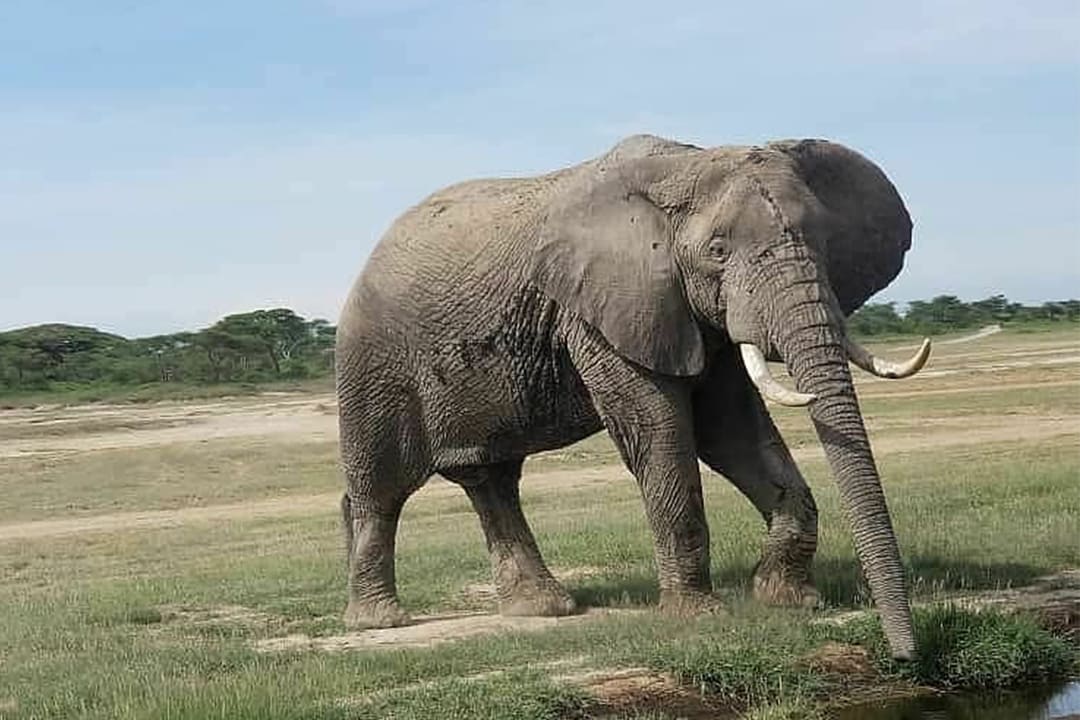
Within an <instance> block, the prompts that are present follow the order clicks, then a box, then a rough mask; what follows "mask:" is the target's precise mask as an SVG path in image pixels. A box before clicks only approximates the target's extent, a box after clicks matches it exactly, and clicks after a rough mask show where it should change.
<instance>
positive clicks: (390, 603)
mask: <svg viewBox="0 0 1080 720" xmlns="http://www.w3.org/2000/svg"><path fill="white" fill-rule="evenodd" d="M344 620H345V627H347V628H349V629H350V630H366V629H369V628H388V627H398V626H399V625H408V624H409V621H410V620H411V618H410V617H409V614H408V613H407V612H405V611H404V610H402V609H401V606H400V605H399V604H398V601H397V600H396V599H394V598H390V599H384V600H375V601H361V600H350V601H349V606H348V607H347V608H345V618H344Z"/></svg>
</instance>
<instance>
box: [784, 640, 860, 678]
mask: <svg viewBox="0 0 1080 720" xmlns="http://www.w3.org/2000/svg"><path fill="white" fill-rule="evenodd" d="M800 663H802V665H804V666H805V667H808V668H810V669H811V670H817V671H818V672H822V673H829V674H833V675H844V676H849V677H872V676H874V675H876V674H877V673H876V671H875V670H874V661H873V659H872V658H871V657H870V653H869V652H868V651H867V649H866V648H864V647H862V646H860V645H848V644H846V643H838V642H827V643H825V644H824V645H822V646H821V647H819V648H817V649H816V650H814V651H813V652H811V653H809V654H808V655H806V656H805V657H803V658H800Z"/></svg>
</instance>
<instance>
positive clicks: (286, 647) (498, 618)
mask: <svg viewBox="0 0 1080 720" xmlns="http://www.w3.org/2000/svg"><path fill="white" fill-rule="evenodd" d="M636 612H645V611H643V610H630V609H623V608H619V609H613V608H589V609H588V610H586V611H585V612H583V613H580V614H577V615H566V616H564V617H505V616H503V615H493V614H490V613H446V614H440V615H421V616H418V617H415V618H413V622H412V623H411V624H409V625H403V626H402V627H393V628H374V629H371V630H359V631H356V632H350V633H345V634H343V635H331V636H325V637H310V636H308V635H302V634H295V635H287V636H285V637H277V638H269V639H266V640H259V641H257V642H256V643H255V644H254V647H255V650H257V651H258V652H285V651H295V650H320V651H323V652H345V651H348V650H398V649H402V648H430V647H434V646H435V645H440V644H442V643H446V642H452V641H455V640H463V639H465V638H471V637H480V636H485V635H495V634H499V633H507V632H510V633H519V632H539V631H542V630H551V629H552V628H556V627H566V626H568V625H576V624H579V623H583V622H589V621H591V620H596V619H598V618H602V617H609V616H611V615H614V614H629V613H636Z"/></svg>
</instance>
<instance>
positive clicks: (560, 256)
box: [337, 136, 914, 658]
mask: <svg viewBox="0 0 1080 720" xmlns="http://www.w3.org/2000/svg"><path fill="white" fill-rule="evenodd" d="M910 237H911V222H910V220H909V217H908V214H907V211H906V210H905V208H904V205H903V202H902V201H901V199H900V197H899V195H898V194H897V192H896V190H895V188H894V187H893V186H892V184H891V183H890V182H889V181H888V179H887V178H886V177H885V175H884V174H883V173H882V172H881V171H880V170H879V169H878V168H877V167H876V166H875V165H873V164H872V163H870V162H869V161H868V160H866V159H865V158H863V157H862V156H860V155H858V154H857V153H855V152H853V151H851V150H848V149H846V148H844V147H841V146H839V145H836V144H833V143H828V142H825V141H818V140H805V141H784V142H778V143H772V144H769V145H767V146H764V147H718V148H711V149H701V148H697V147H693V146H689V145H683V144H679V143H675V142H671V141H668V140H663V139H661V138H656V137H651V136H635V137H631V138H628V139H627V140H625V141H623V142H621V143H619V144H618V145H616V146H615V147H614V148H613V149H612V150H611V151H610V152H608V153H607V154H605V155H603V156H601V157H599V158H596V159H594V160H590V161H588V162H585V163H583V164H581V165H577V166H575V167H572V168H569V169H566V170H562V171H559V172H554V173H551V174H548V175H543V176H540V177H533V178H523V179H511V180H478V181H475V182H466V183H463V184H460V185H455V186H453V187H450V188H447V189H445V190H441V191H439V192H437V193H435V194H434V195H432V196H431V197H429V198H427V199H426V200H424V201H423V202H422V203H420V204H419V205H417V206H416V207H414V208H412V209H410V210H409V211H407V212H406V213H405V214H404V215H403V216H402V217H401V218H399V219H398V220H397V222H396V223H395V224H394V225H393V227H391V229H390V230H389V232H388V233H387V234H386V236H385V237H384V238H383V239H382V241H381V242H380V243H379V245H378V246H377V247H376V249H375V251H374V253H373V254H372V255H371V258H370V259H369V261H368V263H367V266H366V267H365V269H364V271H363V273H362V274H361V275H360V277H359V279H358V280H357V282H356V284H355V285H354V287H353V289H352V291H351V293H350V295H349V298H348V301H347V303H346V305H345V309H344V311H343V313H342V317H341V321H340V325H339V328H338V346H337V363H338V395H339V399H340V421H341V448H342V460H343V465H344V470H345V474H346V477H347V483H348V489H347V492H346V494H345V496H344V498H343V500H342V510H343V514H344V521H345V527H346V534H347V541H348V547H349V605H348V609H347V610H346V615H345V618H346V622H347V623H348V624H349V625H350V626H353V627H371V626H380V627H381V626H390V625H398V624H402V623H405V622H407V621H408V616H407V615H406V614H405V613H404V612H403V611H402V609H401V607H400V606H399V604H398V600H397V597H396V589H395V580H394V538H395V534H396V530H397V523H398V517H399V515H400V512H401V509H402V505H403V504H404V502H405V500H406V498H408V497H409V495H410V494H411V493H412V492H414V491H415V490H416V489H417V488H419V487H420V486H421V485H423V484H424V482H425V481H426V480H427V479H428V478H429V477H430V476H431V475H433V474H435V473H438V474H440V475H442V476H443V477H445V478H447V479H449V480H451V481H453V482H456V483H459V484H460V485H461V486H462V487H463V488H464V489H465V492H466V493H467V494H468V496H469V499H470V500H471V502H472V504H473V506H474V507H475V509H476V512H477V514H478V515H479V516H480V522H481V524H482V526H483V530H484V534H485V536H486V539H487V546H488V549H489V551H490V553H491V563H492V567H493V571H494V576H495V583H496V587H497V590H498V597H499V604H500V609H501V611H502V612H503V613H506V614H526V615H558V614H564V613H570V612H572V611H573V610H574V601H573V600H572V599H571V598H570V596H569V595H568V594H567V593H566V591H565V590H563V588H562V587H560V585H559V584H558V582H557V581H556V580H555V579H554V578H553V577H552V575H551V573H550V572H549V571H548V569H547V567H546V566H545V565H544V562H543V560H542V558H541V556H540V551H539V550H538V549H537V546H536V543H535V541H534V539H533V536H532V533H531V531H530V530H529V527H528V525H527V523H526V520H525V517H524V515H523V514H522V511H521V506H520V504H519V499H518V498H519V496H518V481H519V479H520V476H521V465H522V461H523V460H524V458H525V457H526V456H527V455H530V454H532V453H536V452H540V451H543V450H551V449H553V448H559V447H564V446H566V445H569V444H571V443H573V442H576V441H578V440H581V439H582V438H584V437H586V436H588V435H591V434H593V433H595V432H597V431H598V430H600V429H602V428H606V429H607V431H608V432H609V433H610V435H611V437H612V439H613V440H614V442H615V444H616V446H617V447H618V449H619V451H620V453H621V455H622V458H623V460H624V461H625V463H626V465H627V467H628V468H629V469H630V471H631V472H632V473H633V474H634V476H635V477H636V478H637V481H638V483H639V484H640V488H641V494H642V498H643V500H644V503H645V509H646V512H647V515H648V520H649V523H650V526H651V528H652V532H653V535H654V540H655V555H656V564H657V568H658V572H659V582H660V604H661V607H662V608H665V609H670V610H673V611H677V612H687V611H690V612H692V611H696V610H710V609H713V608H714V607H715V606H716V601H715V600H714V598H713V596H712V595H711V594H710V593H711V589H712V586H711V582H710V577H709V529H708V527H707V525H706V521H705V512H704V506H703V499H702V489H701V478H700V475H699V470H698V460H699V459H700V460H702V461H704V462H705V463H706V464H707V465H708V466H709V467H711V468H713V469H714V470H716V471H718V472H720V473H722V474H723V475H724V476H726V477H727V478H728V479H730V480H731V481H732V482H733V483H734V484H735V485H736V486H737V487H738V488H739V490H741V491H742V492H743V494H745V495H746V496H747V498H749V500H750V501H751V502H752V503H753V504H754V506H755V507H756V508H757V509H758V511H759V512H760V513H761V515H762V517H763V518H764V519H765V522H766V525H767V533H766V539H765V541H764V544H763V548H762V556H761V561H760V563H759V564H758V566H757V568H756V570H755V574H754V582H753V587H754V593H755V595H756V596H757V597H759V598H761V599H763V600H766V601H769V602H774V603H780V604H792V605H813V604H815V603H816V602H817V593H816V592H815V590H814V588H813V585H812V582H811V576H810V566H811V561H812V558H813V555H814V551H815V547H816V544H817V510H816V508H815V505H814V500H813V498H812V497H811V494H810V490H809V489H808V488H807V485H806V482H805V481H804V480H803V477H802V475H801V474H800V473H799V470H798V468H797V467H796V465H795V463H794V462H793V460H792V458H791V454H790V453H789V452H788V449H787V447H786V446H785V444H784V442H783V440H782V439H781V437H780V434H779V433H778V432H777V429H776V427H775V426H774V424H773V422H772V420H771V419H770V417H769V414H768V412H767V411H766V408H765V405H764V403H763V401H762V399H761V397H760V396H759V394H758V391H757V390H756V388H755V387H754V386H753V385H752V384H751V383H750V382H749V380H748V379H747V375H746V373H745V372H744V368H743V361H742V359H741V358H740V355H739V353H738V352H737V351H736V343H746V342H752V343H754V344H756V345H757V346H758V347H759V348H761V349H762V350H763V351H765V353H766V354H767V355H768V356H769V357H770V358H772V359H776V360H782V361H783V362H784V363H785V364H786V366H787V368H788V370H789V372H790V373H791V375H792V377H793V378H794V381H795V384H796V386H797V388H798V389H799V390H800V391H802V392H807V393H814V394H815V395H816V396H817V399H816V400H815V401H814V402H813V403H812V404H811V405H810V407H809V412H810V415H811V417H812V419H813V422H814V425H815V427H816V429H817V433H818V436H819V438H820V440H821V442H822V444H823V445H824V447H825V451H826V454H827V457H828V460H829V462H830V464H831V467H832V470H833V473H834V474H835V477H836V481H837V483H838V484H839V488H840V493H841V497H842V500H843V505H844V508H845V511H846V513H847V517H848V518H849V520H850V522H851V526H852V529H853V533H854V538H855V546H856V549H857V552H858V556H859V559H860V561H861V563H862V567H863V570H864V572H865V575H866V577H867V578H868V580H869V583H870V587H871V591H872V593H873V595H874V598H875V600H876V602H877V604H878V607H879V609H880V612H881V615H882V618H883V621H884V626H885V631H886V635H887V637H888V639H889V642H890V644H891V647H892V651H893V654H894V655H895V656H896V657H901V658H903V657H910V656H912V655H913V653H914V640H913V637H912V627H911V614H910V609H909V605H908V599H907V590H906V587H905V579H904V574H903V569H902V566H901V562H900V554H899V550H898V547H897V542H896V538H895V535H894V533H893V528H892V524H891V521H890V518H889V513H888V509H887V507H886V503H885V496H884V494H883V492H882V488H881V482H880V480H879V477H878V471H877V468H876V467H875V464H874V458H873V455H872V454H871V451H870V445H869V442H868V441H867V435H866V430H865V428H864V425H863V420H862V416H861V414H860V411H859V405H858V402H857V400H856V397H855V391H854V389H853V387H852V381H851V375H850V372H849V369H848V358H847V356H846V354H845V349H844V345H843V337H844V336H843V333H844V317H845V314H847V313H850V312H851V311H852V310H854V309H855V308H857V307H858V306H860V305H861V304H862V303H863V302H865V300H866V299H867V298H868V297H869V296H870V295H871V294H873V293H874V292H876V291H878V290H879V289H881V288H882V287H884V286H885V285H886V284H887V283H888V282H889V281H890V280H892V279H893V278H894V277H895V276H896V274H897V273H898V272H899V270H900V267H901V264H902V260H903V255H904V253H905V251H906V250H907V249H908V247H909V245H910Z"/></svg>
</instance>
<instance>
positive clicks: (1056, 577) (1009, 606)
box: [814, 569, 1080, 639]
mask: <svg viewBox="0 0 1080 720" xmlns="http://www.w3.org/2000/svg"><path fill="white" fill-rule="evenodd" d="M942 604H951V605H958V606H960V607H965V608H969V609H972V610H983V609H994V610H998V611H1001V612H1007V613H1010V612H1018V613H1026V614H1031V615H1033V616H1034V617H1036V618H1038V619H1039V621H1040V623H1041V624H1042V625H1043V626H1044V627H1046V628H1047V629H1048V630H1050V631H1052V632H1054V633H1055V634H1057V635H1065V636H1069V637H1072V638H1074V639H1078V638H1080V570H1075V569H1074V570H1062V571H1061V572H1057V573H1054V574H1052V575H1046V576H1044V577H1041V578H1038V579H1036V580H1035V582H1033V583H1032V584H1030V585H1025V586H1023V587H1016V588H1006V589H1002V590H985V591H982V592H977V593H960V594H955V595H950V596H948V597H945V598H943V599H938V600H933V601H930V602H920V603H915V605H916V606H922V607H927V606H933V605H942ZM868 612H870V611H868V610H852V611H848V612H842V613H837V614H835V615H831V616H829V617H826V618H820V619H818V620H815V621H814V622H820V623H828V624H832V625H845V624H847V623H849V622H852V621H853V620H855V619H857V618H860V617H864V616H865V615H866V614H867V613H868Z"/></svg>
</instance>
